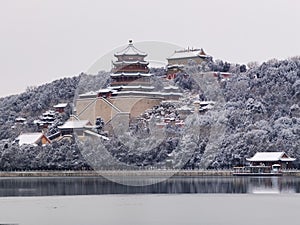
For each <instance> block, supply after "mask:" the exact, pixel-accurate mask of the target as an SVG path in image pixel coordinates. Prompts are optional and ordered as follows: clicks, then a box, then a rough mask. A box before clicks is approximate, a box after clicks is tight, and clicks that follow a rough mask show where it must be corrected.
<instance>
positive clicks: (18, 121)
mask: <svg viewBox="0 0 300 225" xmlns="http://www.w3.org/2000/svg"><path fill="white" fill-rule="evenodd" d="M15 123H16V124H25V123H26V118H23V117H18V118H16V119H15Z"/></svg>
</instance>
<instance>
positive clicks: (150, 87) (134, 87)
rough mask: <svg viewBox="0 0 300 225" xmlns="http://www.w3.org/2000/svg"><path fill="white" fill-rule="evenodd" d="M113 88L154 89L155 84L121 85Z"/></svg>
mask: <svg viewBox="0 0 300 225" xmlns="http://www.w3.org/2000/svg"><path fill="white" fill-rule="evenodd" d="M111 88H112V89H145V90H153V89H154V87H153V86H143V85H127V86H125V85H121V86H113V87H111Z"/></svg>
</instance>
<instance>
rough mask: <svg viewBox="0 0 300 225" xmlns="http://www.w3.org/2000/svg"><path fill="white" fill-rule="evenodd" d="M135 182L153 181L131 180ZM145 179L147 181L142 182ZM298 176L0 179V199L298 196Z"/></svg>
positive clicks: (299, 187)
mask: <svg viewBox="0 0 300 225" xmlns="http://www.w3.org/2000/svg"><path fill="white" fill-rule="evenodd" d="M135 179H139V183H143V181H145V184H146V183H147V182H146V181H149V179H152V182H155V181H156V180H155V178H135ZM146 179H148V180H146ZM299 192H300V178H298V177H172V178H169V179H168V180H165V181H163V182H159V183H155V184H152V185H146V186H126V185H122V184H119V183H115V182H112V181H110V180H107V179H105V178H102V177H68V178H65V177H64V178H0V196H1V197H3V196H53V195H103V194H147V193H149V194H180V193H185V194H187V193H190V194H193V193H239V194H241V193H299Z"/></svg>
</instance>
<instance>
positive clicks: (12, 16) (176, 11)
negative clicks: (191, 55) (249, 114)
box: [0, 0, 300, 96]
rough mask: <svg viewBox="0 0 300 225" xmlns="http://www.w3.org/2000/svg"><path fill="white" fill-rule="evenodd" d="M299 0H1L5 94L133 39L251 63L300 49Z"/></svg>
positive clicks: (85, 64)
mask: <svg viewBox="0 0 300 225" xmlns="http://www.w3.org/2000/svg"><path fill="white" fill-rule="evenodd" d="M299 12H300V1H298V0H251V1H241V0H226V1H225V0H209V1H207V0H205V1H202V0H185V1H182V0H180V1H178V0H173V1H167V0H166V1H161V0H151V1H150V0H148V1H143V0H120V1H116V0H115V1H100V0H0V32H1V39H0V40H1V41H0V68H1V78H2V79H1V83H0V96H5V95H8V94H13V93H18V92H21V91H24V90H25V89H26V87H27V86H31V85H38V84H41V83H46V82H50V81H52V80H55V79H57V78H60V77H65V76H74V75H77V74H79V73H80V72H85V71H87V70H88V69H89V67H90V66H91V65H92V64H93V63H94V62H95V61H96V60H97V59H99V58H100V57H101V56H102V55H104V54H106V53H107V52H110V51H111V50H113V49H115V48H116V47H119V46H121V45H124V44H127V42H128V39H130V38H132V39H133V40H134V41H136V42H138V41H163V42H169V43H172V44H176V45H179V46H183V47H188V46H189V47H202V48H204V49H205V51H206V52H207V53H208V54H210V55H212V56H213V57H214V59H223V60H227V61H229V62H237V63H247V62H249V61H260V62H261V61H265V60H268V59H270V58H279V59H282V58H287V57H290V56H295V55H300V44H299V40H300V29H299V28H300V13H299Z"/></svg>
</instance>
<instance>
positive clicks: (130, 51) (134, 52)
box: [115, 40, 147, 57]
mask: <svg viewBox="0 0 300 225" xmlns="http://www.w3.org/2000/svg"><path fill="white" fill-rule="evenodd" d="M122 55H139V56H144V57H145V56H147V53H145V52H142V51H140V50H138V49H137V48H136V47H134V45H133V44H132V40H129V44H128V46H127V47H126V48H125V49H123V50H122V51H120V52H116V53H115V56H122Z"/></svg>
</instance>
